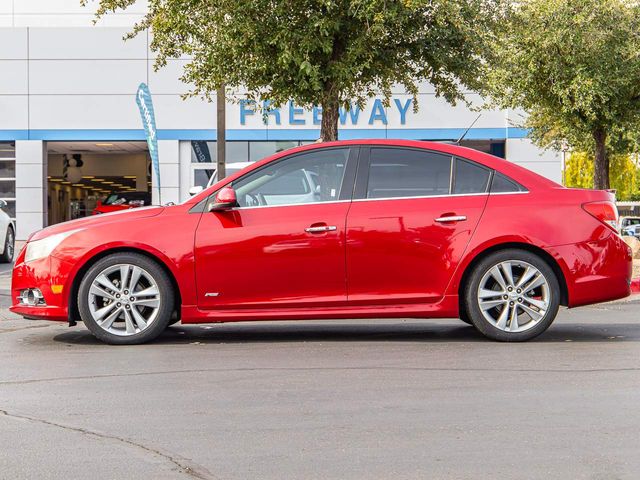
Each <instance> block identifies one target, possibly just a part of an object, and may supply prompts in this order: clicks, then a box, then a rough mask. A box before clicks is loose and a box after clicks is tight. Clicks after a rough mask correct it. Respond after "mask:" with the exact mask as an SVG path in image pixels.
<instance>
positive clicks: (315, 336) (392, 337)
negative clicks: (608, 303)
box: [54, 320, 640, 345]
mask: <svg viewBox="0 0 640 480" xmlns="http://www.w3.org/2000/svg"><path fill="white" fill-rule="evenodd" d="M54 340H55V341H57V342H64V343H68V344H78V345H82V344H84V345H89V344H100V343H101V342H100V341H99V340H97V339H96V338H95V337H94V336H93V335H92V334H91V333H90V332H89V331H88V330H87V329H85V328H84V327H82V326H79V327H78V328H76V329H74V330H71V331H67V332H65V333H61V334H59V335H56V336H55V337H54ZM611 341H640V329H638V328H636V327H635V325H633V324H624V323H619V324H611V323H603V324H597V325H594V324H579V323H564V324H556V325H553V326H552V327H551V328H550V329H549V330H548V331H547V332H545V333H543V334H542V335H540V336H539V337H537V338H535V339H534V340H531V341H530V343H531V342H535V343H549V342H550V343H553V342H556V343H560V342H611ZM290 342H318V343H320V342H425V343H448V342H489V340H487V339H486V338H485V337H484V336H482V335H481V334H480V333H479V332H478V331H477V330H476V329H475V328H474V327H471V326H469V325H466V324H463V323H461V322H460V321H459V320H458V321H456V320H451V323H446V322H438V323H432V322H429V321H424V322H421V321H411V322H406V323H405V322H403V323H398V322H395V323H388V322H384V321H380V322H369V323H345V322H344V321H341V322H340V323H339V324H331V322H330V321H325V322H313V323H306V322H305V323H304V324H303V323H296V322H286V323H272V322H265V323H257V322H251V323H244V322H243V323H235V324H234V323H225V324H213V325H181V324H177V325H174V326H172V327H169V328H167V330H166V331H165V332H164V333H163V334H162V335H160V337H158V338H157V339H156V340H154V341H153V342H152V343H153V344H169V345H170V344H220V343H224V344H234V343H241V344H242V343H290Z"/></svg>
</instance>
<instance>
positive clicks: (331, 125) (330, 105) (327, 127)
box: [320, 93, 340, 142]
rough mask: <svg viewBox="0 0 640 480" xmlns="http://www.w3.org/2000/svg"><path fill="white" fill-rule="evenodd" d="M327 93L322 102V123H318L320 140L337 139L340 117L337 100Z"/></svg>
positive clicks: (330, 140)
mask: <svg viewBox="0 0 640 480" xmlns="http://www.w3.org/2000/svg"><path fill="white" fill-rule="evenodd" d="M332 97H333V95H332V94H331V93H329V96H328V98H327V97H325V98H327V99H326V100H324V101H323V102H322V123H321V124H320V141H321V142H334V141H336V140H338V119H339V118H340V112H339V107H340V105H339V102H338V99H337V98H332Z"/></svg>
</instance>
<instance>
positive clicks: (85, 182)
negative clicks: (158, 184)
mask: <svg viewBox="0 0 640 480" xmlns="http://www.w3.org/2000/svg"><path fill="white" fill-rule="evenodd" d="M150 164H151V159H150V157H149V151H148V148H147V144H146V142H134V141H131V142H106V141H99V142H48V143H47V216H46V217H47V224H48V225H53V224H56V223H60V222H64V221H67V220H73V219H76V218H81V217H86V216H89V215H95V214H99V213H106V212H111V211H116V210H123V209H128V208H135V207H139V206H143V205H150V204H151V176H150V175H151V168H150Z"/></svg>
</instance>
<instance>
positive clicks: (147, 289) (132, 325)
mask: <svg viewBox="0 0 640 480" xmlns="http://www.w3.org/2000/svg"><path fill="white" fill-rule="evenodd" d="M88 295H89V298H88V300H89V311H90V312H91V316H92V317H93V320H95V322H96V323H97V324H98V326H99V327H100V328H102V329H103V330H105V331H107V332H109V333H112V334H114V335H119V336H131V335H135V334H137V333H140V332H142V331H144V330H146V329H147V328H148V327H149V326H150V325H151V324H152V323H153V322H154V321H155V320H156V318H157V317H158V312H159V311H160V303H161V297H160V289H159V287H158V284H157V282H156V280H155V279H154V278H153V276H152V275H151V274H149V272H147V271H146V270H145V269H143V268H141V267H139V266H137V265H131V264H117V265H112V266H109V267H107V268H105V269H104V270H102V271H101V272H100V273H98V275H97V276H96V277H95V278H94V280H93V282H92V283H91V287H90V288H89V294H88Z"/></svg>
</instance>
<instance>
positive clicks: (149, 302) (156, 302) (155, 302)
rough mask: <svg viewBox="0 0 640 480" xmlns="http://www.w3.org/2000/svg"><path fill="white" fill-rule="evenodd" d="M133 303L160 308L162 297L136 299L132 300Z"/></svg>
mask: <svg viewBox="0 0 640 480" xmlns="http://www.w3.org/2000/svg"><path fill="white" fill-rule="evenodd" d="M132 304H133V305H135V306H136V307H151V308H158V307H159V306H160V299H159V298H143V299H136V300H134V301H133V302H132Z"/></svg>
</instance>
